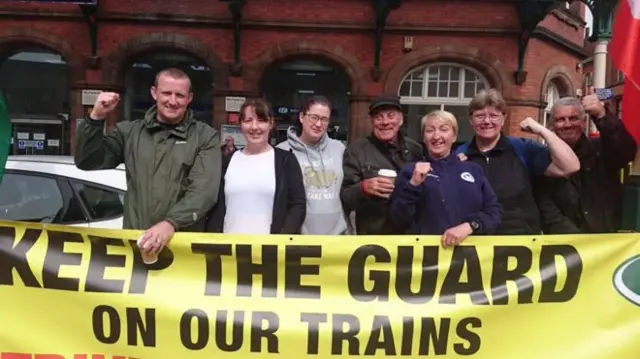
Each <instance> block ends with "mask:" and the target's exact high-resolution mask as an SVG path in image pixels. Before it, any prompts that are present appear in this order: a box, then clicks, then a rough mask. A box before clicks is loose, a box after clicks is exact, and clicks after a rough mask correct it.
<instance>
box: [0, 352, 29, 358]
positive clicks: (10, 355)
mask: <svg viewBox="0 0 640 359" xmlns="http://www.w3.org/2000/svg"><path fill="white" fill-rule="evenodd" d="M0 359H31V354H21V353H2V356H0Z"/></svg>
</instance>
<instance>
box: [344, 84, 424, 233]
mask: <svg viewBox="0 0 640 359" xmlns="http://www.w3.org/2000/svg"><path fill="white" fill-rule="evenodd" d="M369 116H370V117H371V126H372V133H371V135H369V136H367V137H365V138H360V139H358V140H356V141H354V142H353V143H351V144H350V145H349V146H348V147H347V149H346V150H345V152H344V159H343V168H344V180H343V181H342V190H341V192H340V197H341V199H342V203H343V206H344V207H345V211H346V212H347V213H350V212H351V211H355V212H356V231H357V233H358V234H363V235H367V234H369V235H371V234H401V233H403V229H401V228H397V226H396V225H395V224H393V222H392V221H391V220H390V218H389V215H388V212H389V196H390V195H391V193H392V192H393V188H394V187H393V183H394V181H393V179H392V178H389V177H388V176H386V177H385V176H382V175H381V174H380V170H387V172H396V173H398V172H400V169H401V168H402V166H403V165H404V164H405V163H407V162H412V161H418V160H420V159H421V158H422V155H423V150H422V146H421V145H420V144H419V143H417V142H416V141H414V140H412V139H410V138H408V137H406V136H404V135H402V134H401V133H400V127H401V126H402V123H403V121H404V117H403V112H402V106H400V100H399V99H398V98H397V97H390V96H381V97H379V98H377V99H375V100H374V101H372V102H371V105H370V106H369ZM389 170H390V171H389Z"/></svg>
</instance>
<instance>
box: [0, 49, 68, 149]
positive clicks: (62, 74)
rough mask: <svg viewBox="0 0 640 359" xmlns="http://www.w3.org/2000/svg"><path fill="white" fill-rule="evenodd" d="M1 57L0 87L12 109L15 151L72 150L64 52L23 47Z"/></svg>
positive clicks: (12, 146) (66, 68) (13, 145)
mask: <svg viewBox="0 0 640 359" xmlns="http://www.w3.org/2000/svg"><path fill="white" fill-rule="evenodd" d="M3 55H4V56H3V57H2V58H0V89H1V90H2V93H3V94H4V96H5V99H6V102H7V107H8V109H9V113H10V117H11V123H12V127H13V129H12V131H13V137H12V142H11V151H10V153H11V154H14V155H36V154H37V155H69V154H70V153H71V136H70V134H71V131H70V126H69V120H70V111H71V110H70V103H69V93H70V91H69V66H68V65H67V62H66V60H65V59H64V58H63V57H62V55H60V54H58V53H56V52H53V51H50V50H47V49H43V48H40V47H35V46H34V47H23V48H20V49H19V50H18V51H13V52H12V53H9V54H3Z"/></svg>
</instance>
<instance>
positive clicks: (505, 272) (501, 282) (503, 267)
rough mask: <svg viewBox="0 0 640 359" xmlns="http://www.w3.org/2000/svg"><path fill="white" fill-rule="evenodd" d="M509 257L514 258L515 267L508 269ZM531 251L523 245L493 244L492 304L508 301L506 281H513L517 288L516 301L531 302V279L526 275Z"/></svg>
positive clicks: (531, 257) (529, 265) (531, 255)
mask: <svg viewBox="0 0 640 359" xmlns="http://www.w3.org/2000/svg"><path fill="white" fill-rule="evenodd" d="M509 258H515V262H516V267H515V268H513V269H511V270H509ZM532 260H533V252H531V249H529V248H527V247H525V246H495V247H494V249H493V272H492V273H491V296H492V302H493V304H494V305H496V304H501V305H505V304H508V303H509V289H508V287H507V282H510V281H511V282H515V284H516V287H517V288H518V303H520V304H528V303H533V281H532V280H531V279H529V278H528V277H527V276H526V273H527V272H528V271H529V270H530V269H531V262H532Z"/></svg>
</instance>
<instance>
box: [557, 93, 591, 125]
mask: <svg viewBox="0 0 640 359" xmlns="http://www.w3.org/2000/svg"><path fill="white" fill-rule="evenodd" d="M560 106H562V107H564V106H568V107H575V108H577V109H578V111H579V112H580V118H581V119H584V118H585V117H586V116H587V112H586V111H585V109H584V106H582V102H581V101H580V100H579V99H577V98H575V97H562V98H560V99H557V100H556V101H554V102H553V105H552V106H551V111H550V112H551V121H555V119H554V118H553V113H554V112H555V110H556V108H558V107H560Z"/></svg>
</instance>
